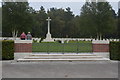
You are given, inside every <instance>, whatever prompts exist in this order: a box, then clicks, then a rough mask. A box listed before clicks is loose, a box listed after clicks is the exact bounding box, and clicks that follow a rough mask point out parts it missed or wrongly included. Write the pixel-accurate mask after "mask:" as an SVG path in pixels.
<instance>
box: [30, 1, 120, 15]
mask: <svg viewBox="0 0 120 80" xmlns="http://www.w3.org/2000/svg"><path fill="white" fill-rule="evenodd" d="M83 4H84V2H29V5H30V6H31V7H33V8H34V9H35V10H39V9H40V6H43V7H44V8H45V10H48V9H50V8H52V7H56V8H63V9H65V8H67V7H70V8H71V11H73V13H74V14H75V15H79V14H80V9H81V7H82V6H83ZM110 4H111V6H112V8H113V9H114V10H115V11H116V13H117V11H118V2H110Z"/></svg>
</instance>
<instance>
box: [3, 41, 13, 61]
mask: <svg viewBox="0 0 120 80" xmlns="http://www.w3.org/2000/svg"><path fill="white" fill-rule="evenodd" d="M12 59H14V41H12V40H3V41H2V60H12Z"/></svg>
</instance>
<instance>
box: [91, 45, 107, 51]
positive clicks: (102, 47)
mask: <svg viewBox="0 0 120 80" xmlns="http://www.w3.org/2000/svg"><path fill="white" fill-rule="evenodd" d="M92 48H93V52H109V44H93V45H92Z"/></svg>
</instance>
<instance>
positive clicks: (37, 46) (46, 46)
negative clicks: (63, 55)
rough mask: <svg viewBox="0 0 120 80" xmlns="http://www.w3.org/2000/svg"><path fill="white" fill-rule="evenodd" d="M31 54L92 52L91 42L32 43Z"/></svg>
mask: <svg viewBox="0 0 120 80" xmlns="http://www.w3.org/2000/svg"><path fill="white" fill-rule="evenodd" d="M32 45H33V46H32V51H33V52H70V53H72V52H73V53H80V52H92V43H91V41H79V42H69V43H64V44H62V43H57V42H55V43H33V44H32Z"/></svg>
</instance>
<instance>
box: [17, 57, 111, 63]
mask: <svg viewBox="0 0 120 80" xmlns="http://www.w3.org/2000/svg"><path fill="white" fill-rule="evenodd" d="M108 60H109V59H106V58H101V59H18V60H17V62H43V61H47V62H48V61H69V62H71V61H108Z"/></svg>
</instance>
